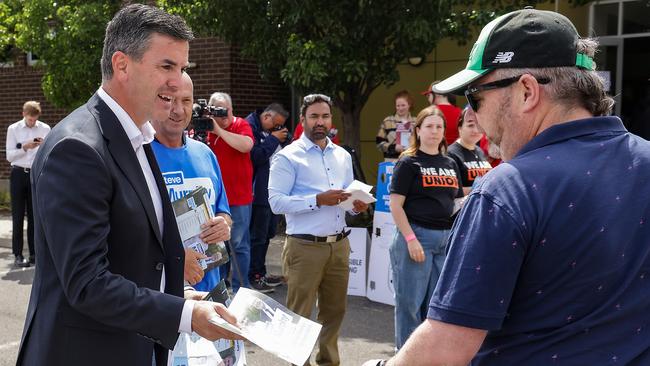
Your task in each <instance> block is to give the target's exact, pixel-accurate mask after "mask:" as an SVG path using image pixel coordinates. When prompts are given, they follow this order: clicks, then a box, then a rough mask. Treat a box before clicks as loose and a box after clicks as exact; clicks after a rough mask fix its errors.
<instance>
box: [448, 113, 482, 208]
mask: <svg viewBox="0 0 650 366" xmlns="http://www.w3.org/2000/svg"><path fill="white" fill-rule="evenodd" d="M458 135H459V136H460V138H459V139H458V140H457V141H456V142H454V143H453V144H451V146H449V156H450V157H451V158H453V159H454V160H455V161H456V164H458V169H460V181H461V183H462V186H463V193H465V194H466V195H467V194H469V191H471V190H472V184H474V181H475V180H476V179H477V178H479V177H482V176H484V175H485V173H487V172H488V171H489V170H490V169H492V165H490V162H489V161H488V159H487V157H486V156H485V153H483V150H481V148H480V147H478V145H476V144H477V143H478V142H479V141H480V140H481V137H483V133H482V132H481V129H480V128H479V126H478V123H477V122H476V114H474V111H473V110H472V108H470V107H467V108H465V109H464V110H463V113H461V114H460V118H459V119H458Z"/></svg>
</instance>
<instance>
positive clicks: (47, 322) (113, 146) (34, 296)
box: [16, 4, 239, 366]
mask: <svg viewBox="0 0 650 366" xmlns="http://www.w3.org/2000/svg"><path fill="white" fill-rule="evenodd" d="M192 38H193V35H192V31H191V30H190V29H189V28H188V27H187V25H186V24H185V22H184V21H183V19H182V18H180V17H178V16H172V15H169V14H167V13H165V12H164V11H162V10H160V9H158V8H155V7H152V6H147V5H140V4H132V5H128V6H126V7H125V8H123V9H122V10H120V11H119V12H118V13H117V14H116V15H115V17H114V18H113V19H112V20H111V21H110V22H109V23H108V25H107V28H106V36H105V39H104V49H103V55H102V59H101V67H102V83H101V86H100V87H99V88H98V90H97V93H95V94H94V95H93V96H92V97H91V98H90V99H89V100H88V102H87V103H86V104H85V105H83V106H81V107H79V108H77V109H76V110H75V111H74V112H72V113H71V114H70V115H68V116H67V117H66V118H64V119H63V120H62V121H61V122H59V123H58V124H57V125H56V126H55V127H54V128H53V129H52V131H51V132H50V134H49V135H48V138H47V139H46V140H45V141H44V142H43V144H42V145H41V147H40V148H39V151H38V152H37V154H36V158H35V160H34V163H33V165H32V171H31V174H32V175H31V177H32V192H33V193H34V194H33V205H34V222H35V247H36V261H37V262H38V266H37V267H36V272H35V274H34V284H33V286H32V293H31V297H30V300H29V308H28V310H27V316H26V320H25V328H24V330H23V336H22V340H21V345H20V351H19V353H18V359H17V361H16V364H17V365H25V366H32V365H33V366H37V365H48V366H63V365H66V366H81V365H94V366H114V365H147V366H148V365H156V366H164V365H167V358H168V357H167V356H168V350H169V349H172V348H173V347H174V345H175V343H176V340H177V338H178V335H179V332H184V333H190V332H192V331H194V332H196V333H198V334H200V335H201V336H203V337H205V338H208V339H210V340H215V339H219V338H224V337H226V338H239V337H238V336H237V335H235V334H234V333H231V332H228V331H226V330H224V329H223V328H221V327H218V326H216V325H214V324H213V323H212V322H211V320H213V321H214V318H219V317H223V318H224V319H226V320H227V321H228V322H231V323H235V318H234V317H233V316H232V315H231V314H230V313H229V312H228V311H227V309H226V308H225V307H224V306H223V305H221V304H216V303H212V302H207V301H194V300H186V299H183V298H182V296H183V260H184V257H185V255H184V252H183V247H182V246H181V244H180V237H179V233H178V228H177V227H176V222H175V220H174V214H173V212H172V208H171V204H170V202H169V197H168V195H167V191H166V190H165V187H164V183H163V180H162V175H161V174H160V169H159V168H158V164H157V163H156V159H155V157H154V155H153V152H152V151H151V146H150V145H149V142H150V141H151V140H152V139H153V128H152V127H151V124H150V123H148V122H147V121H149V120H150V119H151V118H153V117H154V111H157V110H166V111H169V110H170V108H171V97H172V95H173V93H174V92H175V91H176V89H177V88H178V86H179V84H180V82H181V75H182V72H183V69H185V68H186V67H187V65H188V63H189V62H188V50H189V41H190V40H191V39H192Z"/></svg>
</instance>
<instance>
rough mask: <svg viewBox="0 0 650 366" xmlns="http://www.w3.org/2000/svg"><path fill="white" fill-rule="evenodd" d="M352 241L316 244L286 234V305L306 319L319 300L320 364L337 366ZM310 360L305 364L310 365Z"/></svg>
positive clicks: (283, 261) (283, 256) (283, 263)
mask: <svg viewBox="0 0 650 366" xmlns="http://www.w3.org/2000/svg"><path fill="white" fill-rule="evenodd" d="M349 259H350V242H349V241H348V239H347V238H344V239H342V240H340V241H337V242H334V243H314V242H310V241H306V240H302V239H297V238H294V237H291V236H287V239H286V241H285V243H284V249H283V250H282V272H283V275H284V276H285V278H287V307H288V308H289V309H291V310H292V311H294V312H295V313H297V314H300V315H302V316H304V317H306V318H309V317H310V316H311V313H312V310H313V308H314V305H315V304H316V300H317V299H318V317H317V320H318V322H319V323H320V324H322V325H323V329H321V332H320V335H319V337H318V347H319V350H318V354H317V355H316V363H317V364H318V365H319V366H335V365H339V364H340V363H341V361H340V358H339V349H338V344H337V341H338V337H339V330H340V329H341V323H343V317H344V316H345V307H346V303H347V291H348V277H349V274H350V272H349ZM309 364H310V362H309V360H307V362H306V363H305V365H309Z"/></svg>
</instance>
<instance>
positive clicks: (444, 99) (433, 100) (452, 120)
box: [420, 80, 461, 146]
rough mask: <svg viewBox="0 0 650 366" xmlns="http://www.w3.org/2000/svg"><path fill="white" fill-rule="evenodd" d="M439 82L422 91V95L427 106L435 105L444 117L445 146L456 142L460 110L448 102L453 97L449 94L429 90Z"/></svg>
mask: <svg viewBox="0 0 650 366" xmlns="http://www.w3.org/2000/svg"><path fill="white" fill-rule="evenodd" d="M439 82H440V81H439V80H437V81H434V82H433V83H431V85H430V86H429V89H427V90H425V91H423V92H422V93H420V94H422V95H424V96H426V97H427V100H428V101H429V104H435V106H436V107H438V109H440V111H441V112H442V114H444V115H445V122H447V123H446V128H445V139H447V146H449V145H451V144H453V143H454V142H456V140H458V117H460V112H461V110H460V108H458V107H456V106H455V105H454V104H453V102H451V101H450V99H451V98H454V102H455V97H454V96H453V95H451V94H436V93H434V92H433V91H432V90H431V89H432V88H433V86H434V85H436V84H437V83H439Z"/></svg>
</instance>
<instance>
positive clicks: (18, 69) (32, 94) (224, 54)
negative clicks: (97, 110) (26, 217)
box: [0, 38, 291, 179]
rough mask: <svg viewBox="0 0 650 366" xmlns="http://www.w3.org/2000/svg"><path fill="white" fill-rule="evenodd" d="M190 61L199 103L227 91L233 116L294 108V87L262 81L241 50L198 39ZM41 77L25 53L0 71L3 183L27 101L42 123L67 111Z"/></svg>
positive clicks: (53, 121) (52, 121) (0, 166)
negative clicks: (9, 144)
mask: <svg viewBox="0 0 650 366" xmlns="http://www.w3.org/2000/svg"><path fill="white" fill-rule="evenodd" d="M190 62H193V63H195V64H196V67H194V68H191V69H190V70H189V71H188V73H189V74H190V76H191V77H192V80H193V81H194V98H195V99H196V98H205V99H209V97H210V94H212V93H213V92H215V91H224V92H226V93H228V94H230V96H231V97H232V99H233V109H234V114H235V115H236V116H240V117H245V116H247V115H248V114H249V113H250V112H251V111H253V110H255V109H257V108H262V107H265V106H266V105H268V104H270V103H272V102H280V103H282V104H284V106H285V107H286V108H287V109H288V108H289V107H290V106H291V105H290V98H291V96H290V91H289V88H288V87H287V86H285V85H284V84H282V83H281V82H279V81H275V82H269V81H265V80H262V79H261V77H260V75H259V72H258V68H257V65H256V63H255V62H254V61H252V60H246V59H243V58H242V57H241V56H240V55H239V49H238V48H237V47H234V46H231V45H229V44H226V43H224V42H223V41H220V40H218V39H216V38H201V39H196V40H194V41H192V43H191V44H190ZM42 75H43V73H42V70H40V69H39V68H37V67H33V66H29V65H27V62H26V58H25V55H19V56H18V57H17V58H16V60H15V61H14V66H13V67H4V68H3V67H0V150H1V153H0V179H8V178H9V163H8V162H7V160H6V155H5V141H6V134H7V127H9V125H10V124H12V123H14V122H16V121H17V120H19V119H21V118H22V115H21V113H22V107H23V103H25V101H27V100H36V101H38V102H40V103H41V108H42V110H43V113H42V114H41V117H40V120H41V121H44V122H46V123H47V124H49V125H50V126H54V125H55V124H56V123H57V122H58V121H60V120H61V119H63V117H65V116H66V115H67V113H68V111H66V110H64V109H61V108H55V107H54V106H53V105H52V104H51V103H49V102H47V101H46V100H45V97H44V96H43V92H42V90H41V77H42Z"/></svg>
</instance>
